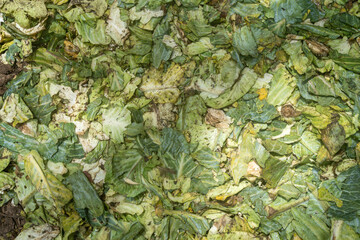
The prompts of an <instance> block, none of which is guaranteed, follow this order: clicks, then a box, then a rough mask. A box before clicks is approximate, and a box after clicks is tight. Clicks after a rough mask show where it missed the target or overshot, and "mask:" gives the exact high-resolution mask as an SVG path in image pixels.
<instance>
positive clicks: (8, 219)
mask: <svg viewBox="0 0 360 240" xmlns="http://www.w3.org/2000/svg"><path fill="white" fill-rule="evenodd" d="M21 210H22V208H21V206H20V205H17V206H13V205H12V204H11V201H9V202H8V203H6V204H5V205H4V206H2V207H1V208H0V226H1V227H0V240H3V239H6V240H10V239H15V238H16V236H17V235H18V234H19V233H20V231H21V229H22V227H23V225H24V224H25V222H26V221H25V218H24V217H23V216H21Z"/></svg>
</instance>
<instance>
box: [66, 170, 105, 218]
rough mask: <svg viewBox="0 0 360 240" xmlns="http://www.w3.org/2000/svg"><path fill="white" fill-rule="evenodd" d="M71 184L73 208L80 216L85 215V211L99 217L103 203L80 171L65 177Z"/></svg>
mask: <svg viewBox="0 0 360 240" xmlns="http://www.w3.org/2000/svg"><path fill="white" fill-rule="evenodd" d="M66 181H68V182H69V183H70V184H71V188H72V191H73V194H74V201H75V208H76V209H77V211H78V212H79V214H80V216H82V217H85V216H87V211H89V212H90V216H92V217H100V216H101V215H102V214H103V213H104V205H103V202H102V201H101V199H100V198H99V196H98V195H97V193H96V191H95V189H94V187H93V186H92V185H91V184H90V182H89V180H88V179H87V178H86V176H85V175H84V174H83V173H82V172H81V171H76V172H75V173H73V174H71V175H70V176H69V177H67V178H66Z"/></svg>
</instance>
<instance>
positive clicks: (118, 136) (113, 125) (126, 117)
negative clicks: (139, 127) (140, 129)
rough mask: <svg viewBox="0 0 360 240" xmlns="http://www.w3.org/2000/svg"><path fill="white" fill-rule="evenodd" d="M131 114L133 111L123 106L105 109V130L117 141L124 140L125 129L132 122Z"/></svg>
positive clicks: (103, 116)
mask: <svg viewBox="0 0 360 240" xmlns="http://www.w3.org/2000/svg"><path fill="white" fill-rule="evenodd" d="M130 114H131V112H130V111H129V110H128V109H127V108H126V107H122V106H112V107H110V108H109V109H105V110H104V111H103V114H102V118H103V122H102V125H103V131H104V132H105V133H106V134H108V135H109V136H110V138H111V139H112V141H114V142H115V143H121V142H123V141H124V131H125V130H126V127H127V126H128V125H130V123H131V115H130Z"/></svg>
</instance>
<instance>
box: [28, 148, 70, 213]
mask: <svg viewBox="0 0 360 240" xmlns="http://www.w3.org/2000/svg"><path fill="white" fill-rule="evenodd" d="M24 166H25V173H26V174H27V175H28V176H29V179H30V181H31V182H32V183H33V184H34V186H35V187H36V189H37V190H38V191H39V192H40V193H41V194H42V195H43V196H44V197H45V198H47V199H48V200H49V201H51V202H53V203H54V204H55V206H57V207H63V206H64V205H65V204H67V203H68V202H69V201H70V200H71V199H72V197H73V195H72V193H71V191H70V190H69V189H68V188H66V187H65V185H64V184H62V183H61V182H60V181H59V180H58V179H57V178H56V177H55V176H54V175H52V174H51V173H50V172H49V171H48V170H46V169H45V165H44V161H43V159H42V158H41V156H40V155H39V153H38V152H36V151H34V150H33V151H31V152H30V153H28V154H27V155H26V156H25V158H24Z"/></svg>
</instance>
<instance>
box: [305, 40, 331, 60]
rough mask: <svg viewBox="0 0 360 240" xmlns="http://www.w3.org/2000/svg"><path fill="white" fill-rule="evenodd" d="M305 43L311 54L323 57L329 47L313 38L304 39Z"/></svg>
mask: <svg viewBox="0 0 360 240" xmlns="http://www.w3.org/2000/svg"><path fill="white" fill-rule="evenodd" d="M306 44H307V45H308V47H309V49H310V50H311V52H312V53H313V54H315V55H316V56H319V57H325V56H327V55H328V54H329V49H328V47H326V46H325V45H324V44H322V43H319V42H317V41H314V40H306Z"/></svg>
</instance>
